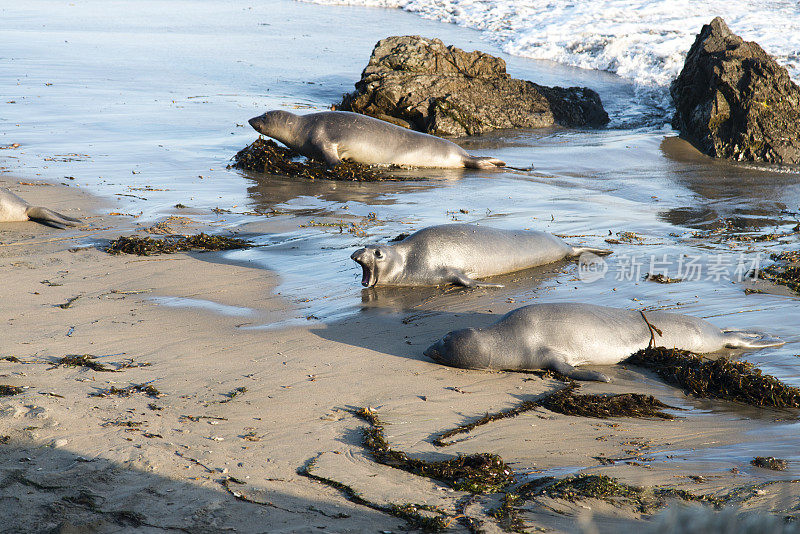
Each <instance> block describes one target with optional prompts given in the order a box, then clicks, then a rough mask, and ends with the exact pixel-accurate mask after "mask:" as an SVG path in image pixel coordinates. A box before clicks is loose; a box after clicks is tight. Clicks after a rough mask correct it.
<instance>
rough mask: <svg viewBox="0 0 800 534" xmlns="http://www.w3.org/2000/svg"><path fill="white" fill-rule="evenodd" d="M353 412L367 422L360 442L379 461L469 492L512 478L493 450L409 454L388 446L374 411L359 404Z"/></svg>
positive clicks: (501, 484)
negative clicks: (435, 456) (432, 458)
mask: <svg viewBox="0 0 800 534" xmlns="http://www.w3.org/2000/svg"><path fill="white" fill-rule="evenodd" d="M356 415H357V416H358V417H360V418H362V419H364V420H365V421H367V422H368V423H369V424H370V426H369V427H368V428H366V429H364V446H365V447H366V448H368V449H369V450H370V452H372V456H373V457H374V458H375V461H377V462H378V463H380V464H384V465H388V466H389V467H394V468H396V469H402V470H403V471H407V472H409V473H412V474H414V475H418V476H424V477H428V478H433V479H436V480H440V481H443V482H446V483H448V484H450V485H451V486H452V487H453V488H455V489H457V490H460V491H468V492H470V493H492V492H497V491H500V490H501V489H502V488H504V487H506V486H508V485H509V484H511V483H512V482H513V481H514V471H513V470H512V469H511V468H510V467H508V466H507V465H506V464H505V462H504V461H503V459H502V458H500V457H499V456H497V455H496V454H490V453H479V454H470V455H467V456H464V455H459V456H456V457H455V458H451V459H449V460H442V461H439V462H429V461H426V460H420V459H417V458H410V457H409V456H408V455H407V454H406V453H404V452H402V451H397V450H394V449H392V448H391V447H390V446H389V443H388V442H387V441H386V438H385V436H384V429H383V423H381V422H380V420H379V419H378V417H377V416H376V415H375V412H373V411H372V410H370V409H368V408H362V409H360V410H358V411H357V412H356Z"/></svg>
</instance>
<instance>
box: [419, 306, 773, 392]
mask: <svg viewBox="0 0 800 534" xmlns="http://www.w3.org/2000/svg"><path fill="white" fill-rule="evenodd" d="M645 317H646V319H647V320H646V321H645ZM648 323H650V324H648ZM650 325H653V326H655V327H656V328H658V329H659V330H660V331H661V334H662V335H661V336H660V337H659V336H657V335H656V337H655V341H656V345H658V346H664V347H668V348H677V349H683V350H688V351H691V352H696V353H705V352H715V351H718V350H721V349H723V348H735V349H738V348H748V349H753V348H762V347H777V346H780V345H783V343H784V342H783V341H781V340H779V339H776V338H772V337H769V336H766V335H764V334H760V333H757V332H747V331H741V330H720V329H719V328H717V327H716V326H714V325H712V324H711V323H709V322H707V321H704V320H702V319H698V318H696V317H690V316H688V315H681V314H678V313H666V312H646V313H643V312H640V311H635V310H623V309H619V308H608V307H605V306H596V305H593V304H579V303H563V304H532V305H530V306H523V307H522V308H517V309H516V310H513V311H511V312H509V313H507V314H505V315H504V316H503V317H501V318H500V319H499V320H498V321H497V322H495V323H494V324H492V325H490V326H488V327H486V328H465V329H462V330H454V331H452V332H450V333H449V334H447V335H446V336H444V337H443V338H442V339H441V340H439V341H437V342H436V343H434V344H433V345H431V346H430V347H428V349H427V350H425V355H426V356H428V357H429V358H432V359H433V360H435V361H437V362H439V363H442V364H445V365H450V366H453V367H463V368H467V369H503V370H531V369H551V370H553V371H557V372H559V373H561V374H563V375H565V376H568V377H570V378H574V379H576V380H598V381H603V382H608V381H609V379H608V377H606V376H605V375H604V374H602V373H598V372H596V371H589V370H585V369H583V370H580V369H575V367H574V366H576V365H582V364H587V363H588V364H598V365H610V364H614V363H619V362H621V361H622V360H624V359H625V358H627V357H628V356H630V355H632V354H633V353H635V352H636V351H638V350H641V349H645V348H647V347H648V346H649V344H650V338H651V332H650Z"/></svg>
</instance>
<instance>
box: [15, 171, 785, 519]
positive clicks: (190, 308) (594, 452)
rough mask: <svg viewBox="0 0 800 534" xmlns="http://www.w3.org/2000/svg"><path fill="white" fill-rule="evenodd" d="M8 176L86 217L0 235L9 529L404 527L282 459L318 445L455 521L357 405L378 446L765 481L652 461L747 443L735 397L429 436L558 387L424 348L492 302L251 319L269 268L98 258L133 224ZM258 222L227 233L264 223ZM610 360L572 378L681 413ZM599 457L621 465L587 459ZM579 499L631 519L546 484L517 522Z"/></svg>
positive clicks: (706, 484) (485, 508) (661, 479)
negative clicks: (451, 438)
mask: <svg viewBox="0 0 800 534" xmlns="http://www.w3.org/2000/svg"><path fill="white" fill-rule="evenodd" d="M18 182H19V181H16V183H15V181H14V180H12V179H9V177H8V176H6V177H4V178H3V179H2V185H3V186H4V187H11V188H12V189H14V190H16V191H19V192H20V194H24V195H25V196H26V197H28V198H29V199H30V200H31V201H32V202H36V203H42V204H47V205H51V206H54V207H55V208H57V209H61V210H63V211H64V213H65V214H68V215H79V216H82V217H84V218H85V220H86V221H87V222H88V223H89V225H90V226H89V227H88V228H82V229H80V230H68V231H65V232H62V231H55V230H52V229H50V228H47V227H43V226H38V225H34V224H31V223H14V224H8V225H4V227H3V229H2V234H0V241H2V246H0V258H1V259H2V266H3V271H4V273H5V276H6V277H7V283H6V284H5V285H4V288H5V289H4V299H3V301H4V318H3V319H4V327H3V333H4V335H3V339H2V347H0V354H1V355H2V356H3V357H7V356H14V357H16V358H18V359H19V360H20V361H19V362H9V361H3V362H2V381H3V383H8V384H10V385H16V386H23V387H25V388H26V389H25V392H24V393H23V394H21V395H17V396H14V397H6V398H4V399H3V403H2V412H0V413H1V414H2V418H0V424H1V425H2V426H1V427H0V429H2V431H1V432H0V434H2V435H3V436H9V437H10V439H9V440H8V442H6V443H4V444H3V445H2V448H0V452H2V455H3V467H2V471H3V480H4V482H3V504H2V506H3V515H4V517H6V520H7V524H10V525H13V527H12V528H11V530H10V531H12V532H48V531H50V529H53V528H55V529H56V530H57V531H59V532H77V531H79V532H121V531H126V530H136V531H141V532H149V531H152V532H156V531H159V530H181V531H186V532H221V531H234V530H235V531H239V532H317V531H323V532H379V531H387V530H389V531H402V530H404V529H406V528H407V526H406V525H405V522H404V521H402V520H399V519H397V518H393V517H391V516H389V515H386V514H382V513H380V512H377V511H375V510H373V509H370V508H369V507H366V506H362V505H357V504H354V503H352V502H349V501H348V499H347V498H346V496H345V495H344V494H343V493H342V492H341V491H338V490H337V489H335V488H331V487H329V486H327V485H325V484H322V483H320V482H317V481H314V480H311V479H309V478H307V477H305V476H301V475H300V474H298V469H302V468H303V467H304V466H305V465H307V464H308V462H309V461H311V460H315V459H316V463H315V466H314V471H313V473H314V474H316V475H317V476H320V477H324V478H326V479H331V480H335V481H337V482H341V483H342V484H346V485H348V486H350V487H352V488H354V489H355V490H356V491H358V492H359V494H361V495H363V496H364V497H365V498H367V499H369V500H370V501H374V502H376V503H378V504H386V503H394V504H403V503H407V502H413V503H419V504H431V505H436V506H439V507H440V508H441V509H443V510H448V511H449V512H450V513H451V514H452V517H456V516H458V515H459V513H458V510H459V503H460V502H461V501H463V499H464V497H465V494H464V493H463V492H454V491H453V490H452V489H449V488H447V487H446V486H442V485H439V484H436V483H434V482H431V481H429V480H428V479H423V478H420V477H414V476H412V475H409V474H407V473H405V472H403V471H399V470H396V469H391V468H389V467H386V466H381V465H379V464H376V463H375V462H374V461H371V459H370V454H369V452H368V451H365V449H364V447H363V444H362V438H361V433H360V430H359V429H360V428H361V427H363V425H364V423H363V422H362V421H361V420H359V419H358V418H357V417H355V416H354V414H353V413H352V411H353V410H354V409H357V408H361V407H371V408H372V409H374V410H376V412H377V413H378V414H379V415H380V417H381V418H382V420H384V421H385V422H386V423H387V424H388V434H387V437H388V439H389V440H390V443H391V444H392V446H394V447H396V448H398V449H400V450H404V451H408V452H410V453H413V454H414V455H416V456H418V457H421V458H426V459H431V460H436V459H442V458H446V457H450V456H452V455H455V454H471V453H478V452H492V453H496V454H499V455H500V456H502V457H503V459H504V460H505V461H506V462H509V464H510V465H512V466H514V467H515V468H517V469H520V470H521V471H522V472H528V473H531V476H535V474H536V473H541V472H543V471H546V472H547V473H553V474H554V473H557V472H558V470H561V471H562V472H576V471H580V472H583V473H602V474H606V475H609V476H614V477H616V478H618V479H619V480H621V481H623V482H626V483H631V484H636V485H644V486H668V487H675V488H681V489H687V490H689V491H693V492H700V491H702V492H704V493H708V492H716V493H725V492H726V491H729V490H730V489H732V488H734V487H741V486H746V485H747V484H755V483H759V482H764V481H767V480H771V477H770V476H769V475H766V476H765V475H763V474H761V473H759V472H757V471H756V472H753V471H752V470H750V469H748V466H747V465H746V464H745V465H742V464H741V463H739V462H737V461H736V460H729V461H728V462H725V463H726V464H727V465H728V468H729V470H728V472H727V473H726V472H724V471H720V470H719V468H718V467H719V466H714V469H713V470H711V471H710V472H709V471H707V470H706V469H704V466H703V463H702V461H699V462H691V461H690V462H680V463H677V462H664V461H657V460H656V461H653V460H654V457H655V456H658V455H663V453H664V452H665V451H680V450H695V449H703V448H707V447H714V448H720V447H729V446H732V445H735V444H740V443H743V442H747V441H752V440H753V439H754V437H753V434H754V433H755V432H754V431H759V430H764V429H765V428H766V426H767V425H766V422H765V421H764V419H763V415H762V416H761V417H757V418H755V419H751V418H749V417H748V413H747V411H746V410H744V409H742V408H739V409H735V408H734V409H732V410H731V411H729V412H723V413H719V412H718V411H717V413H715V414H714V415H713V416H712V415H711V414H708V413H705V414H702V413H694V414H692V415H691V416H688V417H687V416H681V417H679V418H678V419H675V420H672V421H664V420H659V419H655V420H639V419H628V418H622V419H614V420H601V419H592V418H581V417H570V416H563V415H558V414H553V413H551V412H549V411H547V410H544V409H538V410H535V411H533V412H529V413H526V414H523V415H521V416H518V417H516V418H514V419H510V420H506V421H500V422H496V423H493V424H490V425H487V426H485V427H482V428H480V429H477V430H476V431H474V432H472V433H470V434H468V436H467V439H464V440H462V441H460V442H458V443H456V444H455V445H453V446H450V447H447V448H438V447H435V446H434V445H432V444H431V437H432V436H435V435H436V434H437V433H438V432H441V431H442V430H444V429H447V428H451V427H454V426H457V425H459V424H462V423H463V422H465V421H470V420H473V419H475V418H478V417H480V416H481V415H483V414H484V413H486V412H495V411H498V410H503V409H508V408H510V407H511V406H513V405H515V404H516V403H518V402H519V401H520V400H526V399H535V398H538V397H540V396H541V395H542V394H545V393H547V392H550V391H553V390H554V389H556V388H559V387H561V384H560V383H559V382H558V381H555V380H552V379H546V378H538V377H536V376H533V375H525V374H519V373H507V372H494V373H492V372H475V371H465V370H458V369H451V368H446V367H443V366H440V365H437V364H435V363H433V362H431V361H427V359H426V358H425V357H424V356H422V354H421V353H422V350H424V348H425V346H427V344H428V343H429V341H430V340H432V339H435V338H436V337H437V335H439V333H441V332H443V331H445V330H447V329H449V328H453V327H457V326H460V325H467V324H476V323H484V324H485V323H488V322H490V318H491V315H490V314H488V313H483V314H481V313H459V314H448V313H442V312H438V313H437V312H436V311H432V310H426V309H425V307H421V308H420V309H419V311H417V312H415V313H410V314H409V313H402V312H401V313H386V312H385V311H380V310H378V311H373V312H372V313H370V309H369V308H368V309H367V310H366V311H365V312H364V313H363V314H360V315H358V316H356V317H351V318H347V319H344V320H342V321H337V322H333V323H331V324H327V325H324V326H320V325H315V326H307V327H294V328H282V329H263V328H248V326H249V325H253V324H259V323H261V324H268V323H271V322H276V321H277V320H278V319H279V318H280V317H281V316H285V315H287V312H288V311H290V310H291V308H292V303H291V302H288V301H287V300H286V299H285V298H283V297H281V296H277V295H275V294H274V289H275V285H276V277H275V276H274V275H272V276H270V275H269V274H268V273H265V272H264V271H263V270H262V269H254V268H248V267H247V266H243V265H241V264H234V263H232V262H227V261H225V260H224V259H222V258H220V256H219V254H218V253H213V252H212V253H192V254H179V255H168V256H153V257H138V256H126V255H122V256H113V255H109V254H106V253H105V252H103V251H102V250H99V249H98V247H96V246H82V245H81V243H83V242H85V241H86V240H87V239H88V236H92V238H93V239H97V238H98V237H99V236H112V235H116V234H118V233H119V232H120V230H124V229H125V228H126V227H127V228H129V229H131V228H130V227H131V224H130V222H128V223H127V225H126V221H125V220H124V219H123V218H121V217H118V216H116V217H115V216H109V215H105V214H103V213H104V212H105V213H108V211H107V209H108V206H107V205H104V204H103V203H102V201H98V200H96V199H94V198H92V197H90V196H88V195H86V194H85V193H82V192H81V191H80V190H77V189H75V188H71V187H63V186H59V185H39V186H20V185H19V184H18ZM112 213H113V212H112ZM258 225H261V227H253V228H243V229H242V231H243V232H256V231H267V228H266V227H263V225H264V223H258ZM207 229H208V228H207V227H203V226H202V225H193V226H190V227H188V228H186V227H184V228H183V230H184V231H188V232H194V231H200V230H207ZM123 233H124V232H123ZM75 297H78V298H77V299H76V300H74V301H72V304H71V305H69V306H68V307H66V308H62V307H59V305H63V304H65V303H67V302H68V301H69V300H70V299H73V298H75ZM175 302H177V303H178V305H177V306H170V305H165V303H167V304H168V303H175ZM243 304H246V305H245V306H243ZM506 307H508V308H509V309H510V308H511V307H513V306H512V305H510V304H508V305H507V306H506ZM492 311H493V312H495V313H497V312H500V311H503V310H492ZM67 354H90V355H92V356H96V357H97V360H96V361H98V362H101V363H102V364H104V365H105V366H107V367H108V368H109V369H119V371H118V372H113V373H112V372H99V371H94V370H90V369H85V368H74V367H66V366H58V365H55V362H56V361H57V360H58V359H59V358H61V357H63V356H65V355H67ZM604 371H605V372H608V373H610V374H611V375H612V377H613V382H612V383H611V384H585V385H583V386H582V387H581V392H582V393H597V392H603V393H622V392H637V393H646V394H653V395H656V396H657V397H658V398H659V399H661V400H662V401H663V402H665V403H667V404H669V405H672V406H675V407H688V408H691V406H690V405H688V404H687V400H686V399H685V398H684V397H683V395H682V394H681V393H679V392H676V391H675V390H673V389H672V388H669V387H667V386H665V385H663V384H661V383H660V382H658V381H657V380H655V379H653V378H652V377H649V376H647V375H645V374H643V373H642V372H640V371H636V370H626V369H621V368H610V369H604ZM136 384H147V385H152V386H154V387H155V388H156V389H157V390H158V394H157V395H154V396H150V395H148V394H146V393H145V392H138V391H134V392H132V393H131V394H130V396H128V397H124V396H115V395H109V396H102V397H98V396H96V394H97V393H99V392H102V391H106V390H108V389H109V388H112V387H116V388H125V387H128V386H131V385H136ZM711 419H713V424H709V421H710V420H711ZM597 457H605V458H617V459H625V460H624V461H620V462H618V463H617V465H613V466H599V465H598V461H597V459H596V458H597ZM730 468H737V470H738V472H736V473H733V472H730ZM553 470H555V471H553ZM761 471H763V470H761ZM228 477H232V478H228ZM692 477H695V478H694V479H693V478H692ZM697 477H702V478H697ZM234 479H235V480H237V481H240V482H242V483H241V484H239V483H236V484H231V483H227V487H228V488H229V489H230V491H228V490H226V488H225V480H234ZM697 480H702V482H698V481H697ZM782 486H783V485H781V484H776V485H772V486H769V488H768V489H769V493H765V494H764V495H760V496H759V497H758V498H757V499H756V500H755V501H753V500H752V499H751V500H748V501H747V503H746V505H747V506H754V507H758V508H763V507H770V506H772V505H774V504H775V503H774V502H773V501H775V500H780V499H781V497H782V496H783V498H785V496H786V491H787V490H786V488H784V487H782ZM233 492H235V493H233ZM237 496H239V497H240V498H239V499H237ZM242 496H243V497H242ZM242 499H247V500H242ZM251 501H257V502H258V503H260V504H256V503H254V502H251ZM497 506H498V502H497V498H496V497H494V498H493V496H491V495H490V496H487V497H483V498H482V499H481V501H479V503H478V504H474V505H472V506H471V507H470V509H471V511H470V512H469V513H470V514H473V515H474V520H475V521H477V524H478V525H484V527H485V529H487V531H491V529H492V528H495V527H493V521H491V518H490V517H489V516H488V512H489V511H490V510H491V509H492V508H493V507H497ZM588 510H592V511H593V513H594V514H595V518H596V520H597V521H598V522H599V523H598V524H599V525H600V527H601V531H604V532H605V531H607V532H613V531H615V530H616V529H617V528H619V527H620V522H625V521H631V520H635V519H637V518H638V517H640V516H641V514H640V513H638V512H637V511H635V510H633V509H631V508H630V507H620V508H615V507H612V506H610V505H608V504H607V503H604V502H603V501H597V502H589V503H585V502H579V503H569V502H559V501H554V502H553V503H551V505H550V508H544V507H541V506H539V507H538V508H535V509H533V510H531V511H530V512H529V514H528V516H526V520H527V521H528V522H527V523H526V524H528V525H536V526H541V527H545V528H555V529H557V530H572V529H573V528H574V527H575V524H576V523H575V521H576V520H577V519H576V518H579V517H580V518H584V517H585V515H586V512H587V511H588ZM562 512H564V514H563V515H562ZM73 527H75V528H77V529H78V530H75V529H73V530H69V529H70V528H73ZM59 528H60V529H61V530H58V529H59ZM462 529H466V525H465V524H463V523H462V522H461V521H459V520H458V519H454V520H453V526H452V530H453V531H456V532H457V531H460V530H462Z"/></svg>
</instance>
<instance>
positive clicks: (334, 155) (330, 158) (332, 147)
mask: <svg viewBox="0 0 800 534" xmlns="http://www.w3.org/2000/svg"><path fill="white" fill-rule="evenodd" d="M319 148H320V151H321V152H322V157H323V158H325V163H327V164H328V167H335V166H337V165H338V164H340V163H341V162H342V159H341V158H340V157H339V146H338V145H337V144H335V143H326V144H324V145H322V146H320V147H319Z"/></svg>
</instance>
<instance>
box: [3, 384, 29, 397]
mask: <svg viewBox="0 0 800 534" xmlns="http://www.w3.org/2000/svg"><path fill="white" fill-rule="evenodd" d="M23 391H25V388H23V387H20V386H9V385H8V384H0V397H10V396H11V395H19V394H20V393H22V392H23Z"/></svg>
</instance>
